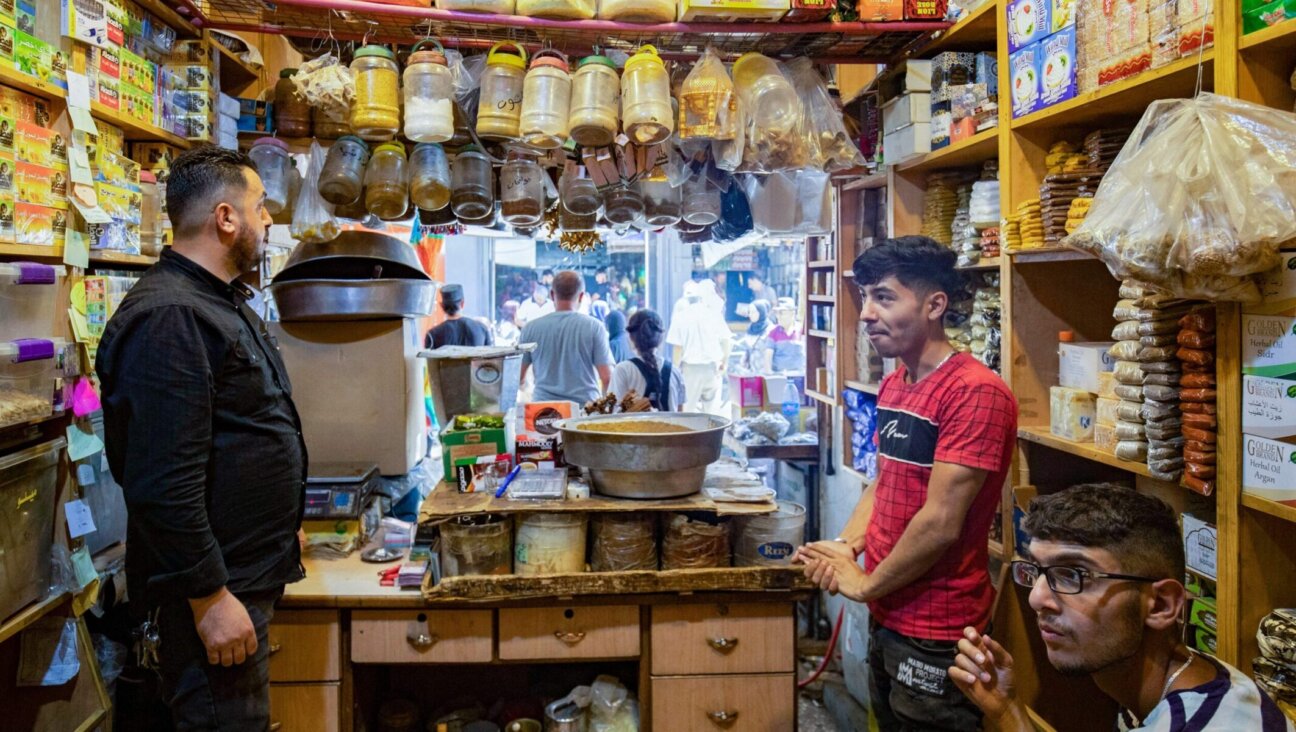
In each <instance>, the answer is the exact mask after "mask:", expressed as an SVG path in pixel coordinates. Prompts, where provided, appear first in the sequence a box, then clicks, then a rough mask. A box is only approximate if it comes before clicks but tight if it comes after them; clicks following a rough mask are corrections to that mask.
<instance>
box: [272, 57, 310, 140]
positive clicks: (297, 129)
mask: <svg viewBox="0 0 1296 732" xmlns="http://www.w3.org/2000/svg"><path fill="white" fill-rule="evenodd" d="M296 73H297V69H284V70H283V71H280V72H279V83H277V84H275V93H274V122H275V133H276V134H278V135H279V136H280V137H310V136H311V109H310V105H309V104H307V103H306V100H305V99H303V98H302V97H301V95H299V94H298V93H297V85H296V84H294V83H293V80H292V76H293V74H296Z"/></svg>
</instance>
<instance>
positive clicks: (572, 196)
mask: <svg viewBox="0 0 1296 732" xmlns="http://www.w3.org/2000/svg"><path fill="white" fill-rule="evenodd" d="M558 198H559V200H560V201H561V202H562V207H563V208H564V209H566V211H567V212H568V213H572V214H576V215H577V216H597V215H598V211H599V209H600V208H602V207H603V198H602V196H600V195H599V191H598V186H596V185H594V181H592V180H590V179H589V178H587V177H585V168H584V167H580V168H577V172H576V174H575V175H568V176H566V177H565V178H563V181H562V190H561V191H560V192H559V196H558Z"/></svg>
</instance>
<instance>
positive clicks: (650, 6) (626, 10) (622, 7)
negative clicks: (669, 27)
mask: <svg viewBox="0 0 1296 732" xmlns="http://www.w3.org/2000/svg"><path fill="white" fill-rule="evenodd" d="M676 12H677V7H676V0H602V1H601V2H600V3H599V10H598V17H599V18H600V19H602V20H616V21H620V22H622V23H670V22H672V21H674V20H675V14H676Z"/></svg>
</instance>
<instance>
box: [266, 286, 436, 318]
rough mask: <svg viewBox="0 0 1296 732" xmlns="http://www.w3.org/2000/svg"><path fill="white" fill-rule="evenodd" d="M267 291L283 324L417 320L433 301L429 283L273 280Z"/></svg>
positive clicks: (431, 287) (430, 309)
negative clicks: (328, 321) (295, 322)
mask: <svg viewBox="0 0 1296 732" xmlns="http://www.w3.org/2000/svg"><path fill="white" fill-rule="evenodd" d="M269 289H270V293H271V294H272V295H274V299H275V305H276V306H277V307H278V308H279V319H280V320H283V321H285V322H287V321H303V320H304V321H321V320H334V321H336V320H380V319H384V318H418V317H423V316H425V315H430V314H431V313H432V308H433V301H434V300H435V297H436V283H434V282H432V280H422V281H420V280H396V279H384V280H341V279H304V280H289V281H287V282H280V281H278V280H276V281H275V283H274V284H273V285H270V288H269Z"/></svg>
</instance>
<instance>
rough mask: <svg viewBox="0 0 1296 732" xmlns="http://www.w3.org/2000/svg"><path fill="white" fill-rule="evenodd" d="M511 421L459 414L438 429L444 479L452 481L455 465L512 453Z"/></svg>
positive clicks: (506, 417)
mask: <svg viewBox="0 0 1296 732" xmlns="http://www.w3.org/2000/svg"><path fill="white" fill-rule="evenodd" d="M513 429H514V425H513V420H512V419H510V418H509V417H508V416H506V415H503V414H460V415H458V416H457V417H455V418H454V419H452V420H450V424H448V425H446V426H445V427H444V428H442V429H441V462H442V464H443V465H444V467H445V479H446V480H448V481H454V480H455V465H456V464H458V463H459V461H461V460H472V459H474V458H478V457H481V456H483V455H503V454H505V453H510V454H511V453H512V452H513V444H514V433H513Z"/></svg>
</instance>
